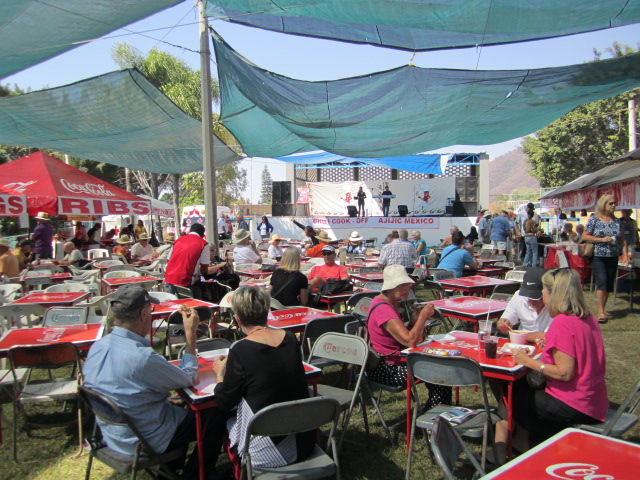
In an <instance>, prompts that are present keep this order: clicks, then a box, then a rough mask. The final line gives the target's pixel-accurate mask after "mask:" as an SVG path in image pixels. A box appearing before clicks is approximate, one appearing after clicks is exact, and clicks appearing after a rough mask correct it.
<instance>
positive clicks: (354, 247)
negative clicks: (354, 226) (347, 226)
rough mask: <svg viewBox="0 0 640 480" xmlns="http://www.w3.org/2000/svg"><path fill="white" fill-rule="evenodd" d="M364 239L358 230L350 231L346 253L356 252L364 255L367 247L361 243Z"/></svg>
mask: <svg viewBox="0 0 640 480" xmlns="http://www.w3.org/2000/svg"><path fill="white" fill-rule="evenodd" d="M363 240H364V238H363V237H361V236H360V234H359V233H358V232H351V236H350V237H349V243H348V244H347V253H357V254H359V255H365V254H366V253H367V248H366V247H365V246H364V245H363V244H362V241H363Z"/></svg>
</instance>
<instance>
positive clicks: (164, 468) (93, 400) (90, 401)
mask: <svg viewBox="0 0 640 480" xmlns="http://www.w3.org/2000/svg"><path fill="white" fill-rule="evenodd" d="M79 394H80V397H81V398H82V400H83V401H84V402H85V404H86V405H87V406H88V407H89V409H90V410H91V411H92V412H93V413H94V414H95V416H96V423H95V426H94V428H93V433H92V436H91V437H90V438H89V442H90V445H91V450H89V462H88V463H87V474H86V477H85V478H86V479H87V480H88V479H89V478H90V477H91V466H92V464H93V459H94V458H97V459H98V460H100V461H101V462H102V463H104V464H106V465H109V466H110V467H111V468H113V469H114V470H116V471H117V472H118V473H121V474H125V475H126V474H131V479H132V480H135V478H136V474H137V472H138V471H139V470H145V471H147V472H148V473H149V474H151V476H152V477H154V478H159V477H160V476H162V477H166V478H169V479H173V480H179V479H180V478H181V477H180V476H179V475H178V474H177V473H176V472H175V471H174V470H173V469H171V468H170V467H169V466H168V462H170V461H172V460H177V459H179V458H182V457H184V456H185V455H186V446H184V447H180V448H177V449H175V450H171V451H168V452H164V453H158V452H156V451H155V450H154V449H153V448H152V447H151V445H149V442H147V440H146V439H145V437H144V436H143V435H142V433H140V430H138V429H137V428H136V426H135V425H134V423H133V422H132V421H131V419H130V418H129V417H128V416H127V415H126V414H125V413H124V412H123V411H122V409H121V408H120V407H119V406H118V405H117V404H116V403H115V402H114V401H113V400H111V399H110V398H109V397H107V396H106V395H102V394H101V393H98V392H96V391H95V390H92V389H90V388H88V387H85V386H81V387H79ZM98 421H101V422H103V423H104V424H107V425H117V426H123V427H125V426H126V427H128V428H129V429H130V430H131V431H132V432H133V434H134V435H135V436H136V438H137V439H138V440H137V442H136V444H135V448H134V453H133V455H126V454H124V453H121V452H119V451H116V450H113V449H111V448H109V446H108V445H107V444H106V443H105V442H104V441H103V440H102V437H101V434H100V428H99V426H98ZM156 475H157V476H158V477H156Z"/></svg>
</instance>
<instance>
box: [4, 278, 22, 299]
mask: <svg viewBox="0 0 640 480" xmlns="http://www.w3.org/2000/svg"><path fill="white" fill-rule="evenodd" d="M21 291H22V285H20V284H19V283H5V284H4V285H0V295H1V296H2V297H4V299H5V300H6V301H7V303H10V302H13V301H14V300H15V299H16V296H17V294H18V292H21Z"/></svg>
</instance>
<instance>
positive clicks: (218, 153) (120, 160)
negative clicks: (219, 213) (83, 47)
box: [0, 70, 240, 173]
mask: <svg viewBox="0 0 640 480" xmlns="http://www.w3.org/2000/svg"><path fill="white" fill-rule="evenodd" d="M0 143H2V144H7V145H25V146H30V147H36V148H50V149H52V150H56V151H59V152H64V153H67V154H69V155H73V156H75V157H78V158H87V159H89V160H94V161H96V162H106V163H111V164H114V165H119V166H121V167H128V168H132V169H135V170H142V171H145V172H154V173H188V172H197V171H202V169H203V166H202V125H201V123H200V121H198V120H196V119H195V118H192V117H190V116H189V115H187V114H186V113H184V112H183V111H182V110H180V109H179V108H178V107H177V106H176V105H175V104H174V103H173V102H172V101H171V100H169V98H167V96H166V95H164V94H163V93H162V92H161V91H160V90H159V89H158V88H157V87H155V86H154V85H153V84H152V83H151V82H149V81H148V80H147V79H146V78H145V77H144V75H142V74H141V73H140V72H139V71H137V70H122V71H119V72H112V73H108V74H105V75H102V76H99V77H95V78H91V79H88V80H83V81H81V82H78V83H74V84H71V85H66V86H63V87H58V88H52V89H47V90H40V91H37V92H33V93H28V94H25V95H18V96H11V97H5V98H0ZM213 150H214V159H215V163H216V166H222V165H226V164H227V163H230V162H232V161H235V160H239V158H240V157H239V156H238V155H237V154H236V153H235V152H233V151H232V150H231V149H230V148H229V147H227V145H226V144H225V143H224V142H223V141H222V140H220V139H219V138H218V137H217V136H215V135H214V138H213Z"/></svg>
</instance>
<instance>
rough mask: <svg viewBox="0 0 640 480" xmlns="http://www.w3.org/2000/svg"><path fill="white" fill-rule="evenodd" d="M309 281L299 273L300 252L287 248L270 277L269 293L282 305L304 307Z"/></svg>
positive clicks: (293, 248)
mask: <svg viewBox="0 0 640 480" xmlns="http://www.w3.org/2000/svg"><path fill="white" fill-rule="evenodd" d="M308 288H309V280H307V277H306V276H304V275H303V274H302V273H301V272H300V251H299V250H298V249H297V248H295V247H289V248H287V249H286V250H285V251H284V254H283V255H282V260H281V262H280V266H279V267H278V268H276V270H275V272H273V275H272V276H271V282H270V286H269V291H270V293H271V298H275V299H276V300H278V301H279V302H280V303H281V304H282V305H285V306H289V305H306V304H307V289H308Z"/></svg>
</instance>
